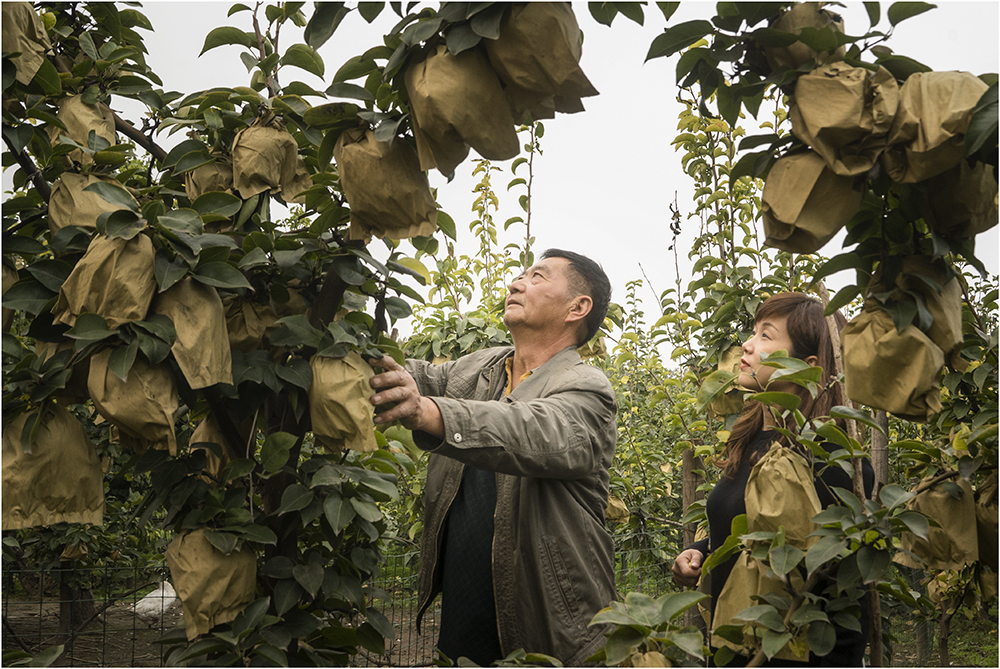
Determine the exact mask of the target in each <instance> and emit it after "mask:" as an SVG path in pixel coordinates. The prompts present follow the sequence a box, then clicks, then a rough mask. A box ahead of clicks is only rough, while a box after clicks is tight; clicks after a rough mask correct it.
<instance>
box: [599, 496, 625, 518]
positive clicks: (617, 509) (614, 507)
mask: <svg viewBox="0 0 1000 669" xmlns="http://www.w3.org/2000/svg"><path fill="white" fill-rule="evenodd" d="M630 516H631V513H629V510H628V506H627V505H626V504H625V502H624V501H622V500H621V498H619V497H615V496H614V495H608V506H607V508H606V509H605V510H604V517H605V518H606V519H607V520H610V521H611V522H612V523H627V522H628V519H629V517H630Z"/></svg>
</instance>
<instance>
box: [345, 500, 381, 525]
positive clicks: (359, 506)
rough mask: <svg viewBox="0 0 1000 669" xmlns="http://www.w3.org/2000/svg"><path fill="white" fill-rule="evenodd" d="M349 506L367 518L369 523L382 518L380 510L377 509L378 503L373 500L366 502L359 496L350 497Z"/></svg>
mask: <svg viewBox="0 0 1000 669" xmlns="http://www.w3.org/2000/svg"><path fill="white" fill-rule="evenodd" d="M350 501H351V506H353V507H354V510H355V511H356V512H357V513H358V515H359V516H361V517H362V518H364V519H365V520H367V521H368V522H369V523H377V522H378V521H380V520H382V512H381V511H379V508H378V505H376V504H375V503H374V502H368V501H366V500H363V499H361V498H359V497H351V498H350Z"/></svg>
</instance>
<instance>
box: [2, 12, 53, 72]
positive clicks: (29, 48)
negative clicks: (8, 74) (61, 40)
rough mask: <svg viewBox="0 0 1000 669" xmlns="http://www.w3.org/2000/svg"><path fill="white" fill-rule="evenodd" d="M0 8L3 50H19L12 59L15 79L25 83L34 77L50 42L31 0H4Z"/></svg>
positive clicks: (50, 44) (13, 51)
mask: <svg viewBox="0 0 1000 669" xmlns="http://www.w3.org/2000/svg"><path fill="white" fill-rule="evenodd" d="M0 8H2V12H3V50H4V51H7V52H9V53H16V52H20V55H19V56H15V57H14V58H13V59H12V61H13V63H14V67H15V69H16V74H15V75H14V78H15V79H17V80H18V82H20V83H22V84H25V85H27V84H29V83H31V80H32V79H34V78H35V74H36V73H37V72H38V68H40V67H41V66H42V63H43V62H44V61H45V52H46V51H48V50H50V49H51V48H52V43H51V42H50V41H49V35H48V33H46V32H45V25H44V24H43V23H42V19H41V17H39V16H38V14H36V13H35V10H34V9H33V8H32V6H31V3H30V2H4V3H3V4H2V5H0Z"/></svg>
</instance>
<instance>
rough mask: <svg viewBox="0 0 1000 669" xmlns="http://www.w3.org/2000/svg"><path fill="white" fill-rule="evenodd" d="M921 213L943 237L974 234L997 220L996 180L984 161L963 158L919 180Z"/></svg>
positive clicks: (990, 226)
mask: <svg viewBox="0 0 1000 669" xmlns="http://www.w3.org/2000/svg"><path fill="white" fill-rule="evenodd" d="M922 185H923V186H924V194H923V197H921V199H920V213H921V215H922V216H923V217H924V220H925V221H926V222H927V225H928V226H929V227H930V228H931V229H932V230H934V231H936V232H937V233H939V234H941V235H944V236H945V237H952V238H965V237H974V236H976V235H978V234H979V233H980V232H986V231H987V230H989V229H990V228H992V227H993V226H995V225H996V224H997V180H996V177H995V176H994V172H993V168H992V167H990V166H989V165H987V164H985V163H976V164H975V166H973V167H969V163H968V161H966V160H960V161H958V165H956V166H955V167H953V168H951V169H950V170H948V171H947V172H943V173H941V174H939V175H937V176H936V177H932V178H930V179H928V180H927V181H925V182H924V184H922Z"/></svg>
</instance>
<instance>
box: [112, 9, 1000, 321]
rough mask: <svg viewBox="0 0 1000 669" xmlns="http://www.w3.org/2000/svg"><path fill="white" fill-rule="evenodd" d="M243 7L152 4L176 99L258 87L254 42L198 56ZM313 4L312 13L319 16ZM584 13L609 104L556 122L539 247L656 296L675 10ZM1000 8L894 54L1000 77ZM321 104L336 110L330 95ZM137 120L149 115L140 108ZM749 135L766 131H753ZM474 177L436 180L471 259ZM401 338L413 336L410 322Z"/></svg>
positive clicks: (354, 43)
mask: <svg viewBox="0 0 1000 669" xmlns="http://www.w3.org/2000/svg"><path fill="white" fill-rule="evenodd" d="M246 4H252V3H250V2H247V3H246ZM350 4H354V3H349V5H350ZM890 4H891V3H888V2H885V3H883V4H882V20H881V22H880V23H879V24H878V26H877V28H878V29H881V30H887V29H888V27H889V23H888V21H887V19H886V18H885V14H886V12H887V10H888V7H889V5H890ZM230 6H232V3H229V2H173V1H170V2H165V1H163V2H146V3H144V5H143V8H142V10H141V11H143V12H144V13H145V15H146V16H147V17H148V18H149V19H150V21H151V22H152V24H153V27H154V29H155V31H156V32H155V33H154V34H144V37H145V39H146V45H147V48H148V49H149V56H148V63H149V65H150V66H151V67H152V68H153V70H154V71H155V72H156V73H157V74H158V75H159V76H160V77H161V78H162V79H163V83H164V89H165V90H168V91H169V90H177V91H180V92H182V93H185V94H186V93H191V92H194V91H198V90H203V89H207V88H212V87H215V86H235V85H247V84H248V83H249V74H248V73H247V71H246V68H245V67H244V65H243V64H242V63H241V62H240V59H239V52H240V51H241V47H237V46H226V47H220V48H217V49H215V50H213V51H210V52H208V53H206V54H205V55H204V56H201V57H200V58H199V57H198V52H199V51H200V50H201V46H202V44H203V42H204V39H205V35H206V34H208V32H209V31H210V30H211V29H212V28H214V27H216V26H220V25H234V26H237V27H239V28H241V29H243V30H252V25H251V23H250V13H249V12H241V13H238V14H236V15H234V16H232V17H230V18H226V13H227V11H228V9H229V7H230ZM312 6H313V3H307V4H306V7H305V9H304V11H305V12H306V14H307V16H309V15H311V12H312ZM574 9H575V11H576V15H577V19H578V21H579V23H580V26H581V28H582V29H583V31H584V34H585V43H584V49H583V58H582V61H581V64H582V66H583V69H584V71H585V72H586V74H587V76H588V78H589V79H590V80H591V82H592V83H593V84H594V86H595V87H596V88H597V89H598V90H599V91H600V95H599V96H597V97H592V98H587V99H585V100H584V103H585V105H586V107H587V111H586V112H583V113H579V114H572V115H564V114H559V115H557V118H555V119H552V120H548V121H545V136H544V138H543V139H542V148H543V151H544V156H542V157H540V158H538V159H536V161H535V179H534V185H533V200H532V209H533V214H532V224H533V225H532V228H533V229H532V232H533V233H534V235H535V237H536V244H535V248H536V250H537V251H539V252H540V251H541V250H544V249H546V248H549V247H561V248H567V249H570V250H574V251H578V252H581V253H584V254H586V255H589V256H591V257H592V258H594V259H595V260H598V261H599V262H600V263H601V264H602V265H603V266H604V268H605V270H606V271H607V272H608V275H609V277H610V278H611V282H612V286H613V290H614V295H613V299H614V300H615V301H617V302H619V303H623V302H624V299H625V284H626V282H628V281H630V280H632V279H637V278H641V277H642V272H643V270H644V271H645V274H646V275H647V276H648V278H649V281H650V283H651V284H652V288H653V289H655V291H656V292H657V293H658V292H660V291H662V290H664V289H665V288H667V287H671V286H673V285H674V280H675V270H674V261H673V256H672V253H670V252H669V251H668V250H667V249H668V247H669V246H670V244H671V233H670V229H669V220H670V213H669V211H668V203H670V202H673V200H674V197H675V195H676V197H677V199H678V202H679V204H680V208H681V211H682V213H683V214H687V213H690V211H691V210H692V205H691V195H692V192H693V188H692V182H691V180H690V179H689V178H688V177H687V176H686V175H685V174H684V173H683V172H682V170H681V169H680V166H679V158H680V156H679V154H676V153H675V152H674V151H673V149H672V147H671V144H670V142H671V140H672V139H673V138H674V136H675V134H676V124H677V114H678V113H679V111H680V106H679V104H678V103H677V102H676V101H675V97H676V89H675V78H674V68H675V65H676V59H677V56H674V57H672V58H670V59H664V58H659V59H655V60H653V61H650V62H648V63H645V64H644V63H643V60H644V58H645V55H646V52H647V50H648V48H649V44H650V42H651V41H652V40H653V38H654V37H655V36H656V35H657V34H659V33H660V32H662V31H663V29H664V28H665V27H666V21H665V20H664V18H663V15H662V14H661V13H660V12H659V10H657V9H656V8H655V6H654V5H653V4H652V3H650V5H649V6H647V8H646V21H645V25H644V26H642V27H640V26H638V25H636V24H634V23H633V22H631V21H629V20H628V19H626V18H625V17H623V16H619V17H617V18H616V20H615V22H614V24H613V26H612V27H611V28H608V27H606V26H602V25H600V24H598V23H597V22H596V21H595V20H594V19H593V18H592V17H591V16H590V13H589V11H588V9H587V6H586V4H585V3H574ZM714 9H715V3H705V2H690V3H689V2H682V3H681V6H680V9H679V10H678V11H677V13H676V14H675V15H674V16H673V18H672V19H671V23H672V24H674V23H678V22H682V21H687V20H691V19H697V18H709V17H711V16H712V15H713V14H714ZM834 9H835V11H838V12H840V13H841V14H842V15H843V17H844V21H845V32H847V33H848V34H852V35H859V34H863V33H864V32H866V31H867V29H868V26H869V21H868V16H867V14H866V13H865V11H864V8H863V6H862V4H861V3H859V2H852V3H846V5H845V6H843V7H834ZM997 10H998V3H997V2H945V3H940V4H939V6H938V8H937V9H934V10H931V11H929V12H927V13H925V14H923V15H921V16H918V17H915V18H912V19H909V20H907V21H905V22H903V23H902V24H900V26H899V27H898V28H897V29H896V32H895V34H894V36H893V38H892V40H891V41H890V42H889V43H888V45H889V46H890V47H891V48H892V49H893V50H894V51H895V52H896V53H899V54H903V55H907V56H910V57H912V58H915V59H917V60H919V61H921V62H923V63H924V64H926V65H928V66H929V67H931V68H932V69H934V70H966V71H970V72H972V73H973V74H976V75H979V74H983V73H986V72H996V71H997V69H998V68H997V61H998V50H997V28H998V11H997ZM262 13H263V12H262ZM397 20H398V17H397V16H396V14H395V13H394V12H393V11H392V10H391V9H390V8H389V7H388V6H386V8H385V9H384V10H383V13H382V15H381V16H380V17H379V18H378V19H377V20H376V21H375V23H373V24H372V25H369V24H367V23H366V22H365V21H364V19H363V18H362V17H361V16H360V15H359V14H358V13H357V12H351V13H350V14H349V15H348V16H347V18H346V19H345V20H344V22H343V23H342V24H341V26H340V27H339V29H338V30H337V32H336V33H335V34H334V36H333V37H332V38H331V39H330V41H329V42H327V44H325V45H324V46H323V47H322V49H321V50H320V53H321V55H322V57H323V59H324V62H325V65H326V72H327V74H326V77H325V79H326V81H325V82H321V81H319V80H318V78H316V77H313V76H312V75H310V74H308V73H306V72H304V71H302V70H297V69H293V68H287V69H286V70H285V71H284V72H283V73H282V75H281V82H282V84H288V83H289V82H291V81H293V80H300V81H303V82H305V83H307V84H309V85H311V86H312V87H313V88H316V89H317V90H324V89H325V88H326V86H327V85H328V84H329V83H330V80H331V79H332V76H333V74H334V73H335V72H336V71H337V69H338V68H339V67H340V65H341V64H343V63H344V62H345V61H346V60H347V59H348V58H350V57H352V56H355V55H359V54H361V53H362V52H364V51H365V50H367V49H368V48H371V47H373V46H376V45H379V44H382V35H383V34H384V33H386V32H388V31H389V29H390V28H391V27H392V26H393V25H394V24H395V22H396V21H397ZM298 41H302V38H301V29H296V28H295V27H294V26H292V25H291V24H288V25H287V26H286V27H285V28H283V29H282V34H281V42H280V44H279V47H280V48H281V49H282V50H284V49H286V48H287V47H288V46H289V45H290V44H292V43H294V42H298ZM310 102H311V103H312V104H314V105H317V104H323V103H324V101H323V100H322V99H319V98H316V99H311V100H310ZM116 106H117V107H118V108H124V105H120V104H119V105H116ZM130 116H131V118H132V120H136V119H135V113H132V114H131V115H130ZM749 134H754V131H753V130H752V129H750V132H749ZM181 138H182V137H181V133H177V134H176V135H174V136H173V138H171V139H167V138H166V137H160V138H159V140H160V141H162V142H163V143H164V144H165V145H167V146H169V145H172V144H173V143H175V142H176V141H179V140H180V139H181ZM472 155H475V154H474V152H473V154H472ZM509 164H510V161H507V162H505V163H501V166H503V167H504V168H505V169H507V170H509ZM471 169H472V163H471V161H466V162H465V163H463V165H460V166H459V168H458V170H457V172H456V177H455V179H454V180H453V181H452V182H451V183H447V184H446V183H445V180H444V179H443V178H442V177H441V176H440V175H439V174H438V172H437V171H436V170H435V171H432V173H431V185H432V186H436V187H438V188H439V191H438V201H439V202H440V204H441V205H442V208H443V209H444V210H445V211H447V212H448V213H450V214H451V215H452V217H453V218H454V219H455V222H456V223H457V225H458V231H459V240H460V242H461V248H462V250H464V251H465V252H467V253H469V254H472V253H474V250H475V248H476V247H477V244H476V241H475V240H474V239H472V236H471V234H470V233H469V230H468V223H469V222H470V221H471V220H473V218H474V215H473V214H472V212H471V204H472V200H473V196H472V188H473V186H474V185H475V183H476V182H477V181H478V178H477V179H473V178H472V177H471V175H470V174H469V173H470V172H471ZM522 171H523V168H521V169H520V170H519V176H521V174H520V172H522ZM510 178H512V177H511V176H510V175H509V172H506V173H505V175H498V178H496V179H495V180H494V186H495V188H496V189H497V190H498V191H499V195H500V198H501V205H502V206H501V210H500V212H499V213H498V214H497V215H496V218H495V220H496V221H498V223H500V224H502V222H503V221H505V220H507V218H509V217H511V216H516V215H520V213H521V212H520V208H519V207H518V205H517V198H516V196H515V195H514V194H511V195H510V196H505V195H506V194H505V187H506V183H507V181H508V180H509V179H510ZM515 229H516V230H517V232H516V233H515V232H514V231H515ZM695 229H696V224H695V222H694V221H691V222H689V223H686V224H685V232H684V234H683V236H682V238H681V248H682V249H684V248H686V246H689V243H690V239H691V238H692V236H693V233H694V231H695ZM521 230H523V228H521V227H519V226H516V228H512V229H511V234H510V235H508V236H507V237H505V238H501V241H502V242H505V241H517V240H518V239H519V238H520V237H522V236H523V233H522V232H521ZM997 240H998V236H997V228H994V229H993V230H992V231H990V232H989V233H986V234H983V235H980V236H979V238H978V240H977V255H978V256H979V257H980V258H982V259H983V260H984V261H985V262H986V264H987V266H988V267H989V268H990V271H991V273H996V272H997V267H998V261H997V255H998V248H997V246H998V241H997ZM378 246H379V245H378V244H373V245H372V247H371V248H372V250H373V251H374V250H375V249H376V248H377V247H378ZM839 252H840V241H839V238H836V239H834V240H833V241H831V242H830V243H829V244H828V245H827V246H826V247H825V248H824V249H822V253H823V254H824V255H827V256H834V255H836V254H837V253H839ZM685 260H686V251H682V262H684V261H685ZM640 265H641V269H640ZM840 276H841V278H839V279H838V278H837V277H834V279H833V280H832V282H831V283H832V287H834V288H835V287H837V286H840V285H844V284H846V283H852V282H853V273H847V274H842V275H840ZM682 279H683V280H684V281H685V283H686V282H687V281H688V280H690V273H689V272H688V271H687V270H686V269H685V268H684V267H683V266H682ZM652 295H653V294H652V292H651V291H650V290H649V288H646V289H644V293H643V296H644V297H645V298H651V297H652ZM646 304H647V305H649V306H647V308H646V311H647V314H649V315H651V316H652V318H651V320H652V321H655V320H656V318H657V315H656V314H654V313H653V312H655V311H656V307H655V301H653V300H647V301H646ZM402 329H403V330H406V329H408V328H406V326H405V325H403V327H402Z"/></svg>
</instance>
